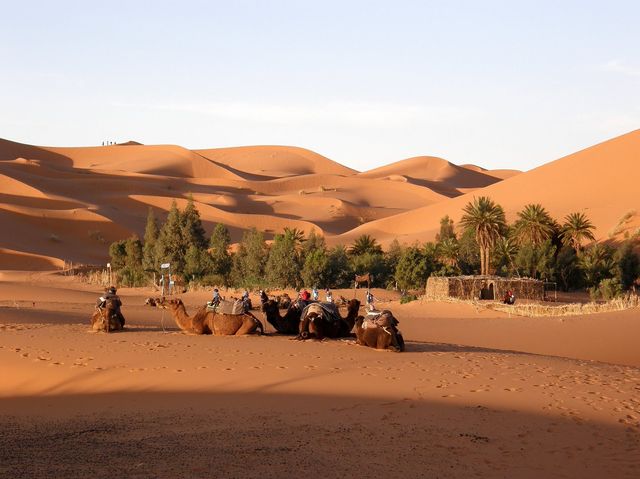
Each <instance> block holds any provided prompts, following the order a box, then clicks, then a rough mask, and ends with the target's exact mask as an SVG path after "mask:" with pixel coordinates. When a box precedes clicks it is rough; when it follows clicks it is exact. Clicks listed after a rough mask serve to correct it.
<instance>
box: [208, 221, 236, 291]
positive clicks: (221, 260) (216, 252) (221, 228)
mask: <svg viewBox="0 0 640 479" xmlns="http://www.w3.org/2000/svg"><path fill="white" fill-rule="evenodd" d="M230 245H231V235H230V234H229V230H228V229H227V227H226V226H225V225H223V224H222V223H217V224H216V225H215V227H214V228H213V233H211V238H210V239H209V256H208V259H209V267H208V270H209V272H210V273H211V274H214V275H216V276H219V277H221V278H223V279H224V283H225V284H227V283H228V278H229V274H230V273H231V266H232V264H233V259H232V258H231V255H230V254H229V246H230Z"/></svg>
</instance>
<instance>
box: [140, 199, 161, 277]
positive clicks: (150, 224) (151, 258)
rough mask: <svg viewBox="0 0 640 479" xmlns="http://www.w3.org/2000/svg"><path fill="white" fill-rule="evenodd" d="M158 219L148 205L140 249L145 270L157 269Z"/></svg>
mask: <svg viewBox="0 0 640 479" xmlns="http://www.w3.org/2000/svg"><path fill="white" fill-rule="evenodd" d="M158 234H159V230H158V221H157V220H156V216H155V214H154V213H153V208H151V207H149V213H148V214H147V224H146V226H145V228H144V247H143V251H142V268H143V269H144V270H145V271H157V270H158V262H157V261H156V242H157V241H158Z"/></svg>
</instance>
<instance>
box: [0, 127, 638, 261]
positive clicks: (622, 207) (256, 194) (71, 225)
mask: <svg viewBox="0 0 640 479" xmlns="http://www.w3.org/2000/svg"><path fill="white" fill-rule="evenodd" d="M639 155H640V132H639V131H635V132H632V133H629V134H627V135H623V136H621V137H619V138H615V139H613V140H609V141H607V142H604V143H601V144H599V145H596V146H594V147H591V148H587V149H585V150H583V151H580V152H578V153H575V154H573V155H569V156H567V157H564V158H561V159H559V160H556V161H553V162H551V163H548V164H546V165H544V166H541V167H539V168H536V169H534V170H531V171H528V172H525V173H519V172H516V171H513V170H494V171H491V170H485V169H484V168H481V167H479V166H476V165H463V166H457V165H454V164H452V163H450V162H448V161H446V160H444V159H441V158H436V157H428V156H421V157H415V158H409V159H406V160H402V161H399V162H396V163H392V164H390V165H387V166H383V167H380V168H376V169H374V170H370V171H367V172H363V173H359V172H356V171H353V170H351V169H349V168H346V167H344V166H342V165H340V164H338V163H336V162H334V161H331V160H330V159H328V158H326V157H324V156H322V155H319V154H317V153H314V152H312V151H309V150H305V149H303V148H295V147H286V146H255V147H237V148H219V149H209V150H196V151H191V150H188V149H185V148H182V147H179V146H174V145H155V146H145V145H139V144H135V142H129V143H127V144H124V145H112V146H103V147H79V148H58V147H55V148H54V147H37V146H31V145H24V144H20V143H15V142H11V141H8V140H0V187H1V192H0V217H1V219H2V222H3V225H7V227H5V228H3V229H2V230H1V231H0V247H2V248H5V250H7V251H9V250H10V251H15V252H21V253H24V254H22V255H17V253H16V257H15V258H13V259H12V260H11V261H10V262H9V263H10V266H9V263H7V265H0V269H4V268H9V267H11V268H22V269H31V268H32V267H33V265H31V264H30V262H29V258H31V257H34V256H30V255H40V256H44V257H47V258H50V261H53V262H56V261H58V262H59V261H64V260H69V261H74V262H85V263H100V262H104V261H105V260H106V259H107V246H108V244H109V243H110V242H112V241H115V240H117V239H123V238H125V237H127V236H130V235H131V234H137V235H139V236H142V234H143V232H144V225H145V219H146V215H147V212H148V208H149V207H152V208H154V209H155V210H156V213H157V215H158V216H160V217H161V218H162V217H163V216H164V214H166V212H167V211H168V209H169V207H170V205H171V201H172V200H174V199H175V200H178V203H179V205H180V206H181V207H182V206H184V204H185V202H186V198H187V197H188V196H189V195H192V196H193V198H194V201H195V202H196V206H197V207H198V210H199V211H200V213H201V216H202V219H203V222H204V225H205V228H206V229H207V230H208V231H211V230H212V228H213V226H214V224H215V223H216V222H222V223H225V224H226V225H228V226H229V228H230V230H231V232H232V236H233V239H234V240H239V239H240V237H241V235H242V232H243V230H245V229H247V228H249V227H252V226H255V227H256V228H258V229H260V230H262V231H265V232H266V234H267V237H268V238H269V237H271V235H273V234H275V233H278V232H281V231H282V230H283V229H284V228H285V227H290V228H293V227H295V228H301V229H303V230H305V231H307V232H309V231H310V230H311V229H315V230H316V231H317V232H319V233H322V234H324V235H325V236H326V238H327V241H328V243H329V244H335V243H345V244H348V243H350V242H352V241H353V240H354V239H355V238H356V237H357V236H359V235H361V234H370V235H372V236H374V237H375V238H376V239H378V241H380V242H381V243H382V244H388V243H389V242H391V241H392V240H393V239H396V238H397V239H399V240H400V241H401V242H413V241H427V240H431V239H433V237H434V236H435V233H436V232H437V228H438V227H439V220H440V218H442V216H444V215H449V216H450V217H451V218H453V219H454V221H456V222H457V221H458V220H459V219H460V216H461V214H462V213H461V212H462V208H463V207H464V205H466V204H467V203H468V202H469V201H471V200H472V199H473V197H474V196H478V195H487V196H490V197H491V198H493V199H494V200H495V201H497V202H498V203H500V204H501V205H502V206H503V207H504V208H505V211H506V212H507V217H508V219H509V220H513V219H514V218H515V215H516V212H517V211H518V210H520V209H521V208H522V207H523V206H524V205H526V204H527V203H538V202H539V203H541V204H542V205H543V206H545V207H546V208H547V209H548V210H549V211H550V213H551V214H552V215H553V216H554V217H555V218H557V219H558V220H562V218H563V217H564V216H565V215H567V214H568V213H572V212H575V211H584V212H585V213H586V214H587V215H588V216H589V218H590V219H591V220H592V221H593V223H594V224H595V226H596V229H597V231H596V234H597V237H598V239H606V238H608V237H609V236H613V237H621V236H622V235H624V233H625V231H627V232H628V231H635V229H636V228H637V227H638V226H640V217H638V216H637V214H636V211H637V210H638V207H639V206H640V204H639V202H638V200H637V199H636V197H635V189H636V182H637V178H638V177H640V161H638V160H639V159H640V158H639ZM623 217H624V221H621V219H622V218H623ZM619 223H620V224H619ZM8 254H10V253H5V257H7V255H8ZM38 264H40V265H44V264H45V263H42V262H41V261H40V262H38Z"/></svg>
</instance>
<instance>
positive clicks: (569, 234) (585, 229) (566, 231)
mask: <svg viewBox="0 0 640 479" xmlns="http://www.w3.org/2000/svg"><path fill="white" fill-rule="evenodd" d="M594 229H595V226H593V223H591V221H589V218H587V216H586V215H585V214H584V213H571V214H569V215H567V216H565V218H564V224H563V225H562V230H561V231H562V232H561V236H562V243H563V244H565V245H568V246H571V247H573V249H575V250H576V251H580V249H581V247H582V241H583V240H585V239H588V240H591V241H595V240H596V238H595V236H593V230H594Z"/></svg>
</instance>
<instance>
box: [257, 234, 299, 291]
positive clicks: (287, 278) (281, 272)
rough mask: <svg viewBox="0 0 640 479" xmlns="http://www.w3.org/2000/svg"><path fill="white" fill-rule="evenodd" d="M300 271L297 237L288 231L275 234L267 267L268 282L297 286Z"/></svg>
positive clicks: (283, 286) (284, 285)
mask: <svg viewBox="0 0 640 479" xmlns="http://www.w3.org/2000/svg"><path fill="white" fill-rule="evenodd" d="M299 271H300V266H299V264H298V261H297V254H296V241H295V237H294V236H293V235H291V234H287V233H284V234H281V235H280V234H278V235H275V237H274V239H273V244H272V245H271V248H270V249H269V257H268V259H267V264H266V268H265V272H266V279H267V284H269V285H274V286H279V287H281V288H286V287H288V286H290V287H296V288H297V287H298V285H299V283H300V278H299V274H298V272H299Z"/></svg>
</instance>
